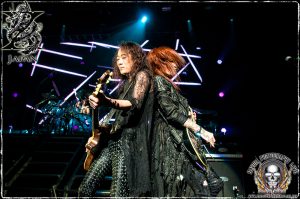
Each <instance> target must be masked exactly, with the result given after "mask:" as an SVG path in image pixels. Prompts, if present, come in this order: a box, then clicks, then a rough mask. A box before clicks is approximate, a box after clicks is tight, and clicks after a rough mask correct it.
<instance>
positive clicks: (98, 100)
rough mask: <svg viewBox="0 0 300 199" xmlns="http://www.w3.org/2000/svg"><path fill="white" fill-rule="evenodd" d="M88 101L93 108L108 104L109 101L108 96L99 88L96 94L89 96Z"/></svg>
mask: <svg viewBox="0 0 300 199" xmlns="http://www.w3.org/2000/svg"><path fill="white" fill-rule="evenodd" d="M89 103H90V106H91V107H92V108H93V109H96V108H97V107H99V106H102V105H108V106H109V105H110V103H111V102H110V98H108V97H106V95H104V93H103V91H102V90H100V91H99V93H98V95H97V96H94V95H90V96H89Z"/></svg>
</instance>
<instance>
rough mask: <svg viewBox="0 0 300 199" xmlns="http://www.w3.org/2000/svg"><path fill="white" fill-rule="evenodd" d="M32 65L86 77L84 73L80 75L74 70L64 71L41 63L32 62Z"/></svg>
mask: <svg viewBox="0 0 300 199" xmlns="http://www.w3.org/2000/svg"><path fill="white" fill-rule="evenodd" d="M32 65H33V66H34V67H36V66H37V67H40V68H45V69H49V70H53V71H57V72H61V73H67V74H70V75H75V76H80V77H87V76H86V75H82V74H79V73H74V72H70V71H66V70H62V69H58V68H54V67H50V66H45V65H41V64H32Z"/></svg>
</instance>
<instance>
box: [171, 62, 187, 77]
mask: <svg viewBox="0 0 300 199" xmlns="http://www.w3.org/2000/svg"><path fill="white" fill-rule="evenodd" d="M188 65H190V63H187V64H186V65H185V66H184V67H183V68H182V69H180V70H179V71H178V72H177V73H176V75H174V77H173V78H172V81H174V79H175V78H176V77H178V75H179V74H180V73H182V71H184V70H185V69H186V67H187V66H188Z"/></svg>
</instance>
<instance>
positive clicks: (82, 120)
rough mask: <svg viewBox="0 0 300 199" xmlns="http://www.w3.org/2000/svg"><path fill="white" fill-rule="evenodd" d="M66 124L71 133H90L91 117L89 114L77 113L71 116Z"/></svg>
mask: <svg viewBox="0 0 300 199" xmlns="http://www.w3.org/2000/svg"><path fill="white" fill-rule="evenodd" d="M68 126H69V129H70V132H71V133H91V131H92V118H91V116H90V115H87V114H81V113H77V114H75V115H73V116H72V117H71V119H70V121H69V123H68Z"/></svg>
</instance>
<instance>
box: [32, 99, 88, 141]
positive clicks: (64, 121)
mask: <svg viewBox="0 0 300 199" xmlns="http://www.w3.org/2000/svg"><path fill="white" fill-rule="evenodd" d="M42 97H43V98H44V99H43V100H42V102H43V103H42V104H41V105H42V107H41V108H40V109H41V111H42V113H43V116H42V117H41V119H40V120H39V121H38V124H37V126H38V130H39V131H46V132H51V134H62V135H66V134H80V133H90V132H91V130H92V121H91V114H90V111H89V107H88V106H87V100H86V99H82V100H80V99H77V100H75V101H70V102H69V103H64V105H63V106H61V105H60V104H61V102H62V101H61V100H59V99H58V97H56V96H55V95H53V94H51V93H42Z"/></svg>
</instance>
